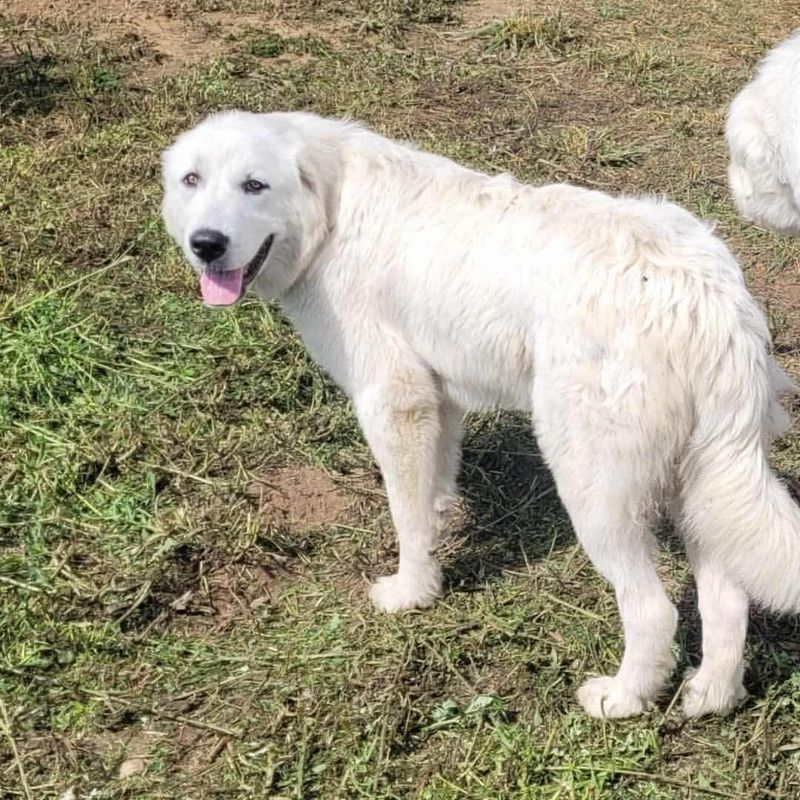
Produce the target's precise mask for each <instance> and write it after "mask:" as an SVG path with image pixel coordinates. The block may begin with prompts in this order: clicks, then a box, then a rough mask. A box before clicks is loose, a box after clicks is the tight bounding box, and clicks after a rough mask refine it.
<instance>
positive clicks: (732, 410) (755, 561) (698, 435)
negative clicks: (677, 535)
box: [681, 287, 800, 612]
mask: <svg viewBox="0 0 800 800" xmlns="http://www.w3.org/2000/svg"><path fill="white" fill-rule="evenodd" d="M742 288H743V287H742ZM737 301H738V302H737V304H736V306H737V307H736V308H735V309H731V308H728V309H727V313H726V314H725V316H726V317H727V320H726V322H728V323H732V324H723V325H720V326H718V327H717V328H716V331H717V334H719V333H720V328H721V329H722V330H726V331H727V335H724V336H722V337H721V344H720V350H718V351H717V353H716V354H715V355H718V358H716V359H715V361H714V363H708V362H707V363H706V364H705V365H701V364H699V363H697V364H696V365H695V368H694V369H693V370H692V371H693V372H694V374H695V375H696V376H697V378H696V384H695V391H694V392H693V394H694V396H695V398H696V416H695V425H694V430H693V433H692V435H691V438H690V442H689V447H688V450H687V452H686V456H685V457H684V459H683V463H682V465H681V494H682V496H681V500H682V509H683V515H684V520H683V522H684V529H685V531H686V534H687V536H688V537H690V538H691V539H694V540H695V541H696V543H697V545H698V546H699V547H701V548H703V549H705V550H706V551H708V552H710V554H711V555H712V556H714V557H716V558H717V559H718V560H719V561H721V562H722V564H724V565H725V567H726V568H727V570H728V572H729V573H730V575H731V576H732V577H733V579H734V580H735V581H736V582H737V583H739V585H740V586H741V587H742V588H743V589H744V590H745V591H746V592H747V593H748V594H749V595H750V597H751V598H752V599H753V600H754V601H755V602H757V603H759V604H762V605H764V606H768V607H769V608H771V609H773V610H775V611H782V612H797V611H800V507H798V505H797V504H796V503H795V502H794V500H793V499H792V497H791V495H790V494H789V492H788V490H787V488H786V486H784V485H783V483H781V482H780V480H779V479H778V478H777V477H776V475H775V474H774V473H773V472H772V469H771V468H770V465H769V463H768V461H767V447H768V444H769V441H770V439H771V438H772V437H773V436H775V435H777V434H780V433H782V432H784V431H785V430H786V428H787V427H788V416H787V414H786V412H785V411H784V410H783V408H782V407H781V406H780V402H779V398H780V396H781V395H784V394H790V393H793V392H796V391H797V390H796V387H795V386H794V385H793V383H792V381H791V380H790V379H789V377H788V376H787V375H786V374H785V373H784V372H783V371H782V370H781V369H780V367H779V366H778V365H777V364H776V363H775V361H774V360H773V358H772V357H771V356H770V355H769V353H768V351H767V346H768V343H769V333H768V331H767V328H766V323H765V321H764V318H763V316H762V314H761V312H760V311H759V310H758V308H757V307H756V305H755V303H754V301H753V300H752V298H750V296H749V295H747V294H746V292H745V291H742V292H741V294H740V296H739V297H738V298H737ZM731 311H732V312H733V313H732V314H731V313H730V312H731ZM715 321H716V322H717V323H718V322H719V321H720V320H719V317H717V320H715ZM717 338H719V337H717ZM720 351H721V352H720Z"/></svg>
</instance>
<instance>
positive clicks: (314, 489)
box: [251, 467, 351, 527]
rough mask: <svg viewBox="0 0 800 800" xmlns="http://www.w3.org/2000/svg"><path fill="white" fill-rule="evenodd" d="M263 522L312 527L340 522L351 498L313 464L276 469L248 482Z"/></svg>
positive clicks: (344, 515)
mask: <svg viewBox="0 0 800 800" xmlns="http://www.w3.org/2000/svg"><path fill="white" fill-rule="evenodd" d="M251 492H252V494H253V495H254V496H256V497H258V500H259V507H260V512H261V517H262V520H263V521H264V523H265V524H270V523H271V524H280V523H289V524H295V525H301V526H303V527H315V526H322V525H330V524H332V523H334V522H337V521H339V522H341V521H343V520H344V518H345V517H346V515H347V511H348V509H349V508H350V505H351V500H350V499H349V498H348V497H347V496H346V495H345V494H344V493H343V492H342V491H341V490H340V489H339V488H338V487H337V486H336V484H335V483H334V482H333V481H332V480H331V478H330V476H329V475H327V474H326V473H325V472H323V471H322V470H319V469H314V468H313V467H298V468H290V467H286V468H284V469H276V470H273V471H272V472H270V473H268V474H267V475H265V476H264V477H263V478H260V479H259V480H257V481H256V482H254V483H253V485H252V486H251Z"/></svg>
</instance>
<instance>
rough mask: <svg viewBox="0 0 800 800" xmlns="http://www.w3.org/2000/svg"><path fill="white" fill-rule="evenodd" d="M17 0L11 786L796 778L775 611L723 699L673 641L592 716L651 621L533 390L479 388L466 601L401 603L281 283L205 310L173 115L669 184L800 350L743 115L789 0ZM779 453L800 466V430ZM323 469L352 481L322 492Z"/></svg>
mask: <svg viewBox="0 0 800 800" xmlns="http://www.w3.org/2000/svg"><path fill="white" fill-rule="evenodd" d="M22 5H24V4H20V3H15V4H14V5H13V8H14V9H15V10H14V11H8V12H6V13H5V16H4V17H2V21H1V23H0V24H1V25H2V30H3V32H4V34H5V39H6V41H7V42H10V43H11V44H9V45H3V50H2V57H0V169H2V174H3V176H4V180H3V182H2V184H0V698H2V705H0V796H3V797H8V798H20V797H23V798H25V797H35V798H49V797H53V798H69V797H73V798H88V797H93V798H115V800H116V798H173V797H202V798H216V797H219V798H222V797H248V798H249V797H274V798H287V799H288V798H298V799H302V800H306V799H310V798H325V800H329V799H330V798H347V799H348V800H349V799H350V798H375V799H376V800H390V799H392V800H394V799H395V798H420V800H445V799H448V800H449V799H450V798H453V799H455V798H471V799H472V798H476V799H480V798H485V799H486V800H489V799H491V800H499V799H501V798H502V799H505V798H508V799H509V800H511V798H514V800H517V799H518V798H519V799H521V798H535V799H536V800H538V798H573V797H575V798H612V797H613V798H631V800H633V799H634V798H636V799H637V800H638V798H659V799H662V798H706V797H718V796H726V797H729V798H753V800H755V799H756V798H759V799H760V798H774V797H778V798H780V797H785V798H791V797H796V796H798V795H799V794H800V722H798V719H799V718H800V717H799V716H798V712H799V711H800V670H798V667H799V666H800V656H799V655H798V646H797V642H798V640H800V639H799V634H800V629H798V624H797V621H796V620H793V619H775V618H772V617H769V616H767V615H764V614H762V613H760V612H754V613H753V616H752V626H751V628H752V632H751V636H750V638H749V643H748V658H749V661H750V669H749V673H748V678H747V685H748V688H749V690H750V693H751V697H750V699H749V700H748V701H747V703H746V704H745V705H744V707H743V708H742V709H740V710H739V711H738V712H737V713H736V714H735V715H734V716H733V717H731V718H729V719H726V720H701V721H697V722H691V723H689V722H685V721H684V720H682V719H681V717H680V714H679V712H678V710H677V708H676V707H675V706H674V705H673V703H672V702H671V700H672V695H674V694H675V693H676V692H677V691H678V689H679V686H680V676H679V675H678V676H676V678H675V680H674V682H673V684H672V685H671V687H670V693H671V694H670V696H667V697H666V698H665V699H664V702H663V703H661V704H660V705H658V706H657V707H655V708H653V709H652V710H651V711H650V712H649V713H648V714H646V715H645V716H644V717H643V718H641V719H637V720H634V721H630V722H624V723H620V724H603V723H600V722H596V721H592V720H589V719H587V718H586V717H585V716H583V715H582V714H581V713H580V711H579V709H578V706H577V703H576V701H575V699H574V692H575V689H576V687H577V685H578V683H579V682H580V681H581V680H582V679H583V677H584V676H585V675H587V674H588V673H592V672H607V671H609V670H613V669H614V666H615V664H616V663H617V660H618V658H619V655H620V647H621V635H620V630H619V625H618V620H617V616H616V610H615V604H614V598H613V594H612V592H611V591H610V590H609V588H608V587H607V586H606V585H605V584H604V583H603V582H602V580H600V579H599V578H598V577H597V576H596V574H595V573H594V571H593V569H592V568H591V566H590V564H589V563H588V562H587V559H586V557H585V556H584V555H583V553H582V552H581V551H580V549H579V548H578V547H577V545H576V544H575V541H574V538H573V535H572V532H571V530H570V526H569V523H568V520H567V519H566V516H565V514H564V511H563V509H562V508H561V506H560V504H559V502H558V500H557V497H556V495H555V491H554V487H553V485H552V482H551V479H550V477H549V475H548V473H547V471H546V469H545V468H544V465H543V464H542V461H541V458H540V456H539V455H538V452H537V450H536V447H535V443H534V441H533V439H532V437H531V434H530V432H529V428H528V425H527V422H526V421H525V420H524V419H523V418H522V417H520V416H515V415H501V414H490V415H483V416H475V417H471V418H470V420H469V425H468V436H467V439H466V447H465V464H464V468H463V471H462V475H461V485H462V489H463V493H464V501H463V504H462V507H461V509H460V510H459V513H458V515H457V516H456V518H455V519H454V521H453V523H452V526H451V531H450V534H449V538H448V540H447V543H446V545H445V547H444V554H445V563H446V577H447V582H448V591H447V595H446V596H445V598H444V599H443V601H442V602H441V603H440V604H439V605H437V606H436V607H435V608H434V609H432V610H430V611H427V612H424V613H409V614H404V615H400V616H397V617H383V616H378V615H377V614H375V613H374V612H373V611H372V610H371V609H370V607H369V605H368V602H367V600H366V587H367V584H368V581H369V580H370V579H374V578H375V577H376V576H378V575H381V574H385V573H387V572H388V571H390V570H391V569H392V565H393V563H394V558H395V551H394V542H393V533H392V527H391V523H390V520H389V517H388V511H387V508H386V500H385V496H384V494H383V491H382V488H381V485H380V481H379V476H378V474H377V470H376V468H375V466H374V464H373V463H372V460H371V458H370V455H369V453H368V450H367V448H366V446H365V444H364V442H363V440H362V438H361V436H360V434H359V431H358V427H357V424H356V422H355V419H354V417H353V414H352V410H351V408H350V407H349V405H348V403H347V402H346V399H345V398H344V397H343V396H342V395H341V393H340V392H339V391H338V390H337V389H336V388H335V387H334V386H333V385H332V384H331V383H330V381H329V380H328V379H327V378H326V377H325V376H324V375H323V374H322V373H321V372H320V371H319V370H318V369H317V368H316V366H315V365H314V364H313V363H311V361H310V360H309V359H308V357H307V356H306V355H305V353H304V351H303V348H302V345H301V343H300V342H299V341H298V340H297V338H296V336H295V335H294V333H293V332H292V330H291V329H290V327H289V326H288V324H287V323H286V321H285V320H284V319H283V318H282V317H281V315H280V312H279V311H278V310H277V309H275V308H271V307H264V306H261V305H260V304H258V303H256V302H252V301H249V302H246V303H244V304H243V305H242V306H240V307H238V308H237V309H236V310H234V311H229V312H221V313H216V314H212V313H209V312H207V311H206V310H205V309H203V308H202V307H201V305H200V304H199V303H198V302H197V299H196V286H195V284H194V281H193V279H192V276H191V275H190V271H189V270H188V269H187V268H186V267H185V265H184V264H183V262H182V260H181V257H180V255H179V254H178V253H177V252H176V250H175V248H174V247H173V245H172V244H171V243H170V242H169V241H168V239H167V237H166V235H165V233H164V231H163V230H162V228H161V225H160V221H159V208H158V204H159V198H160V189H159V152H160V150H161V148H162V147H163V146H164V145H165V144H166V143H167V142H168V141H169V140H170V139H171V138H172V137H173V136H174V135H175V134H176V133H177V132H178V131H180V130H181V129H183V128H185V127H186V126H188V125H189V124H191V123H193V122H194V121H196V120H197V119H198V118H200V117H201V116H202V115H203V114H205V113H207V112H209V111H212V110H215V109H218V108H222V107H231V106H241V107H247V108H251V109H255V110H271V109H286V108H294V109H311V110H316V111H319V112H321V113H329V114H350V115H353V116H357V117H360V118H363V119H365V120H366V121H367V122H369V123H370V124H372V125H374V126H375V127H376V128H377V129H379V130H380V131H382V132H384V133H386V134H389V135H393V136H398V137H408V138H414V139H415V140H417V141H418V142H419V143H420V144H421V145H422V146H423V147H426V148H428V149H432V150H436V151H438V152H441V153H444V154H446V155H449V156H452V157H454V158H458V159H459V160H462V161H465V162H467V163H470V164H472V165H473V166H475V167H478V168H481V169H486V170H489V171H500V170H509V171H512V172H514V173H516V174H517V175H519V176H520V177H522V178H525V179H527V180H531V181H540V182H541V181H548V180H571V181H574V182H577V183H581V184H583V185H588V186H594V187H598V188H601V189H604V190H609V191H619V190H625V191H644V192H659V193H662V192H663V193H666V194H668V195H669V196H671V197H672V198H674V199H675V200H677V201H679V202H681V203H683V204H685V205H687V206H688V207H689V208H691V209H692V210H693V211H695V212H697V213H701V214H703V215H705V216H710V217H713V218H714V219H716V220H717V225H718V229H719V231H720V232H721V233H722V234H723V235H724V236H725V237H726V238H727V239H728V240H729V241H730V243H731V246H732V247H733V248H734V250H735V251H736V252H737V254H738V255H739V257H740V259H741V261H742V264H743V267H744V269H745V272H746V276H747V279H748V281H749V282H750V284H751V286H752V287H753V288H754V290H755V291H756V292H757V293H758V294H759V295H760V297H761V298H762V299H763V301H764V302H765V304H766V305H767V306H768V309H769V318H770V324H771V327H772V329H773V333H774V335H775V338H776V343H777V349H778V355H779V358H780V359H781V360H782V362H783V363H784V364H785V365H786V366H787V367H788V368H789V369H790V371H793V372H794V374H795V376H797V375H798V369H799V368H800V353H799V351H798V346H797V340H798V339H797V336H798V331H800V320H798V314H797V306H798V304H797V290H796V288H797V278H796V275H797V269H798V259H797V254H798V250H797V245H796V244H795V243H792V242H787V241H781V240H777V239H776V238H775V237H773V236H772V235H770V234H768V233H766V232H763V231H759V230H757V229H755V228H753V227H751V226H748V225H746V224H745V223H743V222H742V221H741V220H740V219H739V218H738V217H737V215H736V213H735V212H734V210H733V208H732V206H731V203H730V199H729V197H728V193H727V188H726V182H725V155H724V149H723V143H722V138H721V133H722V125H723V118H724V108H725V105H726V103H727V101H728V100H729V98H730V97H731V95H732V94H733V92H734V91H735V90H736V88H737V87H738V86H739V85H741V83H742V82H743V81H744V80H745V79H746V76H747V75H748V74H749V72H750V70H751V69H752V66H753V63H754V61H755V60H756V59H757V57H758V55H759V53H761V52H762V51H763V50H764V48H765V47H767V46H768V45H769V44H771V43H772V42H774V41H776V40H778V39H780V38H782V37H783V36H784V35H785V34H786V33H787V32H788V30H789V29H790V27H791V25H792V22H791V20H792V8H793V4H792V3H790V2H788V0H786V1H785V2H784V1H783V0H782V1H781V2H775V3H770V4H766V3H764V4H760V3H757V4H749V5H745V4H740V3H734V2H723V3H718V4H715V5H714V7H713V8H711V7H709V6H707V5H706V4H703V3H699V2H692V3H678V2H676V1H675V0H665V2H664V3H662V4H659V7H660V8H662V12H663V13H661V14H654V13H653V9H652V6H651V5H648V4H643V3H641V2H638V0H620V2H614V3H609V2H593V0H570V1H569V2H561V3H556V2H550V3H547V4H544V5H543V6H542V7H541V8H540V9H538V10H537V11H536V12H531V13H521V12H520V11H519V8H518V7H514V6H512V4H509V7H508V9H507V11H506V12H502V13H500V12H498V11H497V5H496V4H489V5H487V6H486V8H488V9H490V11H487V12H486V13H485V14H484V15H483V16H482V15H481V8H482V7H483V6H482V5H481V4H478V5H477V6H476V5H475V4H467V3H463V4H462V3H455V2H442V0H415V1H414V2H405V0H404V2H394V0H392V2H386V3H379V4H371V3H366V2H361V1H360V0H358V1H357V2H347V3H333V2H328V0H319V1H318V2H313V3H312V2H301V0H291V2H288V1H287V2H285V3H282V4H281V6H280V9H278V11H275V9H273V7H272V6H271V4H270V3H268V2H262V1H261V0H249V1H248V2H244V3H235V4H234V3H230V2H209V1H208V0H169V2H166V1H165V2H160V3H157V4H153V7H154V11H153V13H155V14H162V15H164V16H163V19H164V20H166V22H165V23H164V24H165V25H171V26H172V27H171V28H169V30H170V31H172V33H173V35H174V37H175V39H176V40H177V41H179V42H180V41H185V42H188V43H189V45H190V47H189V48H188V50H187V52H186V53H185V54H182V53H180V52H176V51H175V48H176V46H175V43H174V41H171V42H169V43H165V42H161V41H159V40H157V39H153V38H152V37H153V36H154V34H153V33H152V31H149V29H146V28H142V29H141V30H140V28H139V25H138V23H136V22H134V24H132V25H131V26H130V27H129V28H127V29H126V28H125V27H124V25H122V24H121V23H120V22H119V19H120V18H121V16H122V17H124V14H122V12H120V15H117V16H116V17H113V15H109V17H108V18H106V17H103V16H102V14H100V12H97V13H98V14H100V15H99V16H98V17H97V19H80V18H79V15H75V18H72V19H66V18H65V17H64V16H63V15H62V16H58V15H56V16H55V17H47V18H41V17H37V18H36V19H35V20H34V21H35V24H33V23H32V22H31V19H30V18H28V17H27V16H26V15H25V14H24V13H23V10H24V9H22ZM130 13H133V12H130ZM148 31H149V32H148ZM311 31H313V34H312V33H311ZM182 36H183V37H184V39H181V37H182ZM167 44H169V46H170V48H171V49H169V52H170V53H172V55H170V56H168V57H165V56H163V55H159V53H160V48H161V50H163V49H165V48H167ZM184 56H185V57H184ZM795 412H796V409H795ZM795 416H796V413H795ZM774 461H775V464H776V466H777V467H778V469H779V470H781V471H782V472H783V473H784V474H786V475H788V476H795V477H796V476H797V475H798V472H800V441H799V440H798V438H797V435H796V434H793V435H791V436H789V437H787V438H786V439H784V440H783V441H781V442H779V443H778V444H777V445H776V447H775V450H774ZM286 476H289V477H288V480H287V477H286ZM309 476H310V477H311V478H313V479H314V481H317V482H319V481H322V482H323V483H324V485H325V486H327V487H328V489H326V491H327V492H328V494H327V495H325V497H328V498H330V496H335V497H336V498H337V502H338V503H339V506H341V507H342V508H344V510H343V511H341V512H338V513H336V514H335V515H332V516H331V515H328V516H327V517H325V516H324V515H323V516H322V517H320V516H319V508H318V505H319V504H320V503H321V504H322V505H323V506H324V505H325V502H327V501H326V500H325V499H324V497H323V499H322V500H320V499H319V497H317V496H316V495H314V491H315V490H314V488H313V486H312V485H311V484H312V483H313V481H310V477H309ZM309 481H310V482H309ZM326 481H327V483H325V482H326ZM315 485H316V484H315ZM264 486H266V487H268V488H269V487H271V488H270V491H272V492H277V494H263V493H261V488H260V487H264ZM281 493H283V494H281ZM278 496H286V497H289V498H290V499H291V503H289V504H288V505H289V506H290V508H289V510H288V511H286V509H285V508H284V512H286V513H283V512H281V513H279V509H278V510H276V503H275V502H268V501H265V500H264V497H273V498H274V497H278ZM315 497H316V499H314V498H315ZM309 498H310V499H309ZM312 501H313V502H312ZM292 504H294V505H292ZM323 510H324V509H323ZM293 515H294V517H293ZM323 517H324V521H320V520H321V519H323ZM331 519H332V521H331ZM660 559H661V566H662V568H663V570H664V574H665V575H666V576H667V580H668V584H669V587H670V590H671V592H672V594H673V596H674V597H675V599H676V601H677V602H678V605H679V607H680V610H681V617H682V623H681V633H680V637H679V641H678V642H677V644H676V653H677V654H678V657H679V660H680V663H681V671H682V670H683V669H684V668H685V667H686V666H688V665H693V664H696V663H697V661H698V657H699V632H698V622H697V619H696V614H695V611H694V606H693V587H692V584H691V580H690V578H689V575H688V573H687V569H686V566H685V560H684V558H683V556H682V554H681V553H680V552H679V548H678V547H677V546H676V545H675V543H674V542H672V540H671V539H670V538H669V537H667V538H666V547H665V549H664V551H663V552H662V553H661V556H660Z"/></svg>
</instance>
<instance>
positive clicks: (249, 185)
mask: <svg viewBox="0 0 800 800" xmlns="http://www.w3.org/2000/svg"><path fill="white" fill-rule="evenodd" d="M264 189H269V184H268V183H261V181H257V180H254V179H250V180H249V181H245V183H244V190H245V191H246V192H247V194H259V193H260V192H263V191H264Z"/></svg>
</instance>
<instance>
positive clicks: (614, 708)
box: [578, 677, 646, 719]
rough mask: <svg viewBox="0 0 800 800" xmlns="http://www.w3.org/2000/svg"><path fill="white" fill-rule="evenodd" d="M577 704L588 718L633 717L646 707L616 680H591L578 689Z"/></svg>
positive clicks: (639, 698)
mask: <svg viewBox="0 0 800 800" xmlns="http://www.w3.org/2000/svg"><path fill="white" fill-rule="evenodd" d="M578 702H579V703H580V704H581V705H582V706H583V710H584V711H585V712H586V713H587V714H588V715H589V716H590V717H597V718H598V719H621V718H623V717H635V716H636V715H637V714H641V713H642V712H643V711H644V710H645V707H646V703H645V701H644V699H643V698H642V697H641V696H640V695H638V694H637V693H636V692H632V691H630V690H629V689H626V688H625V687H624V686H622V685H621V684H620V683H619V681H618V680H617V679H616V678H610V677H603V678H592V679H591V680H588V681H586V683H584V684H583V686H581V688H580V689H578Z"/></svg>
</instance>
